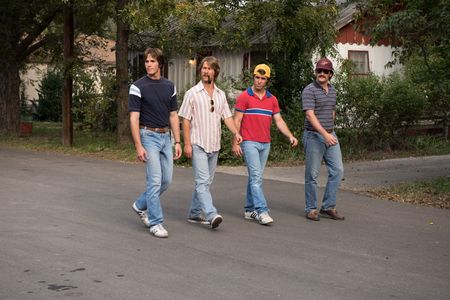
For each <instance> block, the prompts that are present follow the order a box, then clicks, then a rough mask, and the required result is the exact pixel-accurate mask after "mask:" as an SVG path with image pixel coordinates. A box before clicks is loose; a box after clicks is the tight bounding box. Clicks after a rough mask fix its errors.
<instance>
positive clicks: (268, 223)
mask: <svg viewBox="0 0 450 300" xmlns="http://www.w3.org/2000/svg"><path fill="white" fill-rule="evenodd" d="M258 222H259V224H261V225H272V223H273V220H272V221H269V222H266V223H263V222H261V221H258Z"/></svg>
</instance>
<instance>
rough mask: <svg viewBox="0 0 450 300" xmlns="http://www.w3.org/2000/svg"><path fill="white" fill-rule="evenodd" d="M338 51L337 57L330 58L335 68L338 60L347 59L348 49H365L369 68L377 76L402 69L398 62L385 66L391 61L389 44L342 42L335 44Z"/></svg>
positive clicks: (337, 65) (337, 67) (337, 66)
mask: <svg viewBox="0 0 450 300" xmlns="http://www.w3.org/2000/svg"><path fill="white" fill-rule="evenodd" d="M336 50H337V51H338V54H339V55H338V57H337V58H336V59H335V58H333V59H331V60H332V61H333V64H334V65H335V68H336V69H339V60H342V59H348V51H349V50H350V51H351V50H353V51H367V52H368V54H369V70H370V71H371V72H372V73H374V74H375V75H378V76H386V75H389V74H391V73H393V72H395V71H399V70H401V69H402V66H401V65H399V64H396V65H394V66H393V67H392V68H388V67H386V64H387V63H388V62H390V61H392V50H393V48H392V47H391V46H374V47H372V46H369V45H357V44H342V43H339V44H337V45H336Z"/></svg>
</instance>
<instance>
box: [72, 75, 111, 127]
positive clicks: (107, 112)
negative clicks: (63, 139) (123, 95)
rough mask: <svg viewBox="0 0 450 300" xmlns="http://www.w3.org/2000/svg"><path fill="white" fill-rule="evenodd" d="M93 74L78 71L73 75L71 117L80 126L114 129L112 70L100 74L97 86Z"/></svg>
mask: <svg viewBox="0 0 450 300" xmlns="http://www.w3.org/2000/svg"><path fill="white" fill-rule="evenodd" d="M94 76H95V75H94V74H91V73H88V72H86V71H79V72H78V73H77V74H76V77H75V85H74V97H73V118H74V121H75V122H78V123H81V125H80V127H83V128H89V129H93V130H96V131H98V130H109V131H114V130H115V128H116V126H117V105H116V102H115V99H114V93H115V80H114V77H113V72H112V71H109V72H108V73H105V74H101V78H100V79H101V85H100V86H97V85H98V83H97V82H96V78H95V77H94Z"/></svg>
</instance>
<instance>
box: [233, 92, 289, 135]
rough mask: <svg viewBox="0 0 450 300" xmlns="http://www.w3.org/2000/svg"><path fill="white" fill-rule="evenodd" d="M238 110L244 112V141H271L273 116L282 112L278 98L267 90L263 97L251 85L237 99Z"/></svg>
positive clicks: (242, 129) (241, 131) (242, 123)
mask: <svg viewBox="0 0 450 300" xmlns="http://www.w3.org/2000/svg"><path fill="white" fill-rule="evenodd" d="M234 108H235V110H236V111H239V112H242V113H243V114H244V116H243V117H242V122H241V130H240V133H241V135H242V138H243V139H244V141H253V142H260V143H270V126H271V125H272V117H273V115H275V114H279V113H280V106H279V105H278V100H277V98H276V97H275V96H274V95H272V94H271V93H270V92H269V91H267V90H266V94H265V95H264V97H263V98H262V99H259V98H258V96H256V95H255V93H254V92H253V90H252V88H251V87H249V88H248V89H247V90H245V91H243V92H242V94H240V95H239V96H238V98H237V99H236V105H235V106H234Z"/></svg>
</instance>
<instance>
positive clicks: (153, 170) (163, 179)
mask: <svg viewBox="0 0 450 300" xmlns="http://www.w3.org/2000/svg"><path fill="white" fill-rule="evenodd" d="M140 134H141V143H142V146H144V148H145V150H146V151H147V162H146V163H145V171H146V178H147V187H146V190H145V192H143V193H142V195H141V196H139V198H137V200H136V206H137V208H138V209H140V210H147V215H148V219H149V221H150V226H153V225H157V224H161V223H162V222H163V221H164V217H163V212H162V207H161V201H160V199H159V198H160V196H161V194H162V193H164V191H165V190H167V188H168V187H169V184H170V183H171V182H172V175H173V152H172V143H171V140H170V135H169V133H168V132H167V133H157V132H153V131H150V130H145V129H141V130H140Z"/></svg>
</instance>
